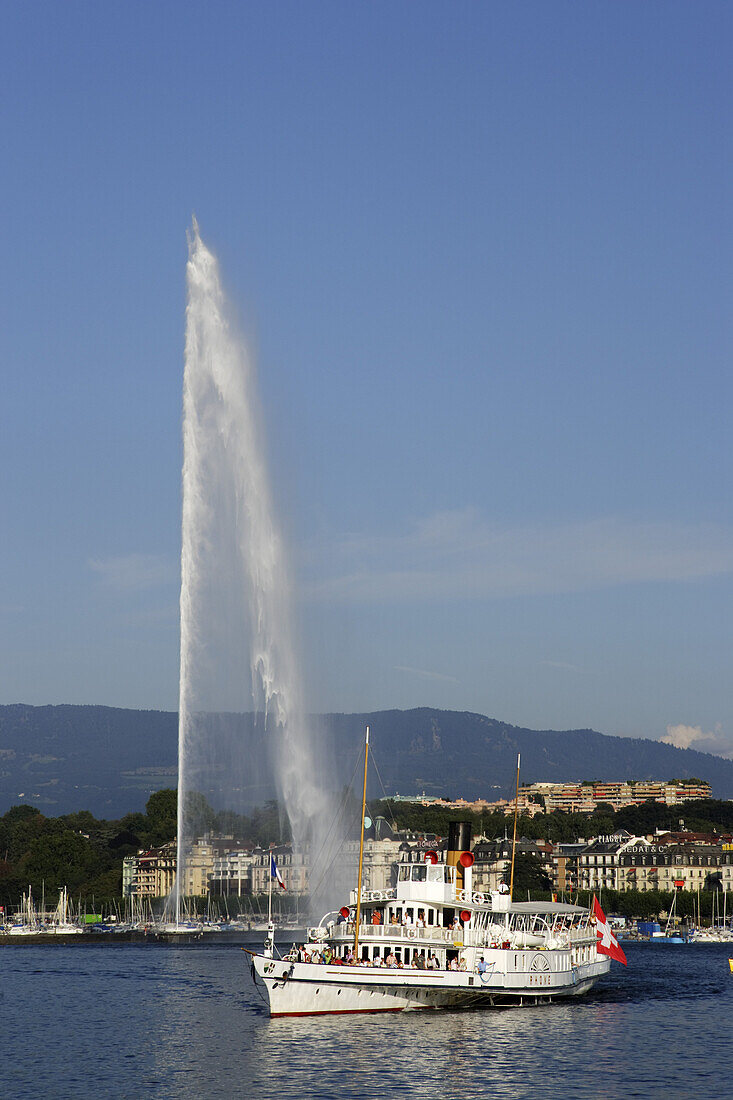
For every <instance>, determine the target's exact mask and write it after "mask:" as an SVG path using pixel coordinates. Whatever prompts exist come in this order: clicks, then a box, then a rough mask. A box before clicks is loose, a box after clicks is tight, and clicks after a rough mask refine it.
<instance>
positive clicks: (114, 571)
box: [89, 554, 178, 592]
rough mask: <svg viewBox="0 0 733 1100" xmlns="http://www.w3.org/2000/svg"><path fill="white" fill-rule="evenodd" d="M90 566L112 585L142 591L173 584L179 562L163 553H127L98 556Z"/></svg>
mask: <svg viewBox="0 0 733 1100" xmlns="http://www.w3.org/2000/svg"><path fill="white" fill-rule="evenodd" d="M89 568H90V569H92V570H93V572H95V573H96V574H97V575H98V577H99V578H100V580H101V581H102V582H103V583H104V584H105V585H107V586H108V587H109V588H114V589H117V590H118V591H122V592H139V591H142V590H143V589H147V588H157V587H159V586H160V585H164V584H170V583H172V582H174V581H175V580H176V579H177V578H178V563H177V562H175V561H173V560H171V559H170V558H168V557H164V556H163V555H162V554H126V555H123V556H121V557H116V558H95V559H91V560H90V561H89Z"/></svg>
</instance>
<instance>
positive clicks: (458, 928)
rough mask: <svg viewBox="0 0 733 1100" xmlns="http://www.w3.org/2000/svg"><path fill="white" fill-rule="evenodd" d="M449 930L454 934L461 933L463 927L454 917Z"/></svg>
mask: <svg viewBox="0 0 733 1100" xmlns="http://www.w3.org/2000/svg"><path fill="white" fill-rule="evenodd" d="M451 928H452V929H453V931H454V932H462V931H463V925H462V924H461V922H460V921H459V919H458V917H456V918H455V919H454V921H453V924H452V925H451Z"/></svg>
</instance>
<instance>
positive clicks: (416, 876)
mask: <svg viewBox="0 0 733 1100" xmlns="http://www.w3.org/2000/svg"><path fill="white" fill-rule="evenodd" d="M426 870H427V868H426V867H425V864H424V863H416V864H415V865H414V867H413V868H412V881H413V882H425V872H426Z"/></svg>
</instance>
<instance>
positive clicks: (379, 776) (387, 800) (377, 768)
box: [369, 753, 397, 828]
mask: <svg viewBox="0 0 733 1100" xmlns="http://www.w3.org/2000/svg"><path fill="white" fill-rule="evenodd" d="M369 755H370V757H371V761H372V764H373V765H374V770H375V771H376V773H377V779H378V780H379V786H380V787H381V788H382V793H383V795H384V801H385V802H387V803H388V804H389V807H390V810H391V813H392V825H393V826H394V828H397V819H396V817H395V809H394V805H393V803H392V799H391V798H390V797H389V795H388V794H387V791H386V788H385V786H384V783H383V782H382V775H381V773H380V771H379V766H378V764H377V761H376V759H375V757H374V753H370V754H369Z"/></svg>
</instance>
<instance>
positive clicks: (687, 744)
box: [660, 723, 733, 757]
mask: <svg viewBox="0 0 733 1100" xmlns="http://www.w3.org/2000/svg"><path fill="white" fill-rule="evenodd" d="M660 741H661V742H662V744H663V745H674V747H675V748H676V749H691V748H695V749H697V750H698V751H699V752H711V753H714V754H715V755H717V756H728V757H731V756H733V750H732V749H731V745H730V743H729V742H728V740H727V739H726V738H725V737H724V736H723V731H722V726H721V725H720V723H718V724H717V725H716V727H715V729H714V730H713V731H712V732H709V733H706V732H705V731H704V730H703V728H702V726H685V725H679V726H667V736H666V737H660Z"/></svg>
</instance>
